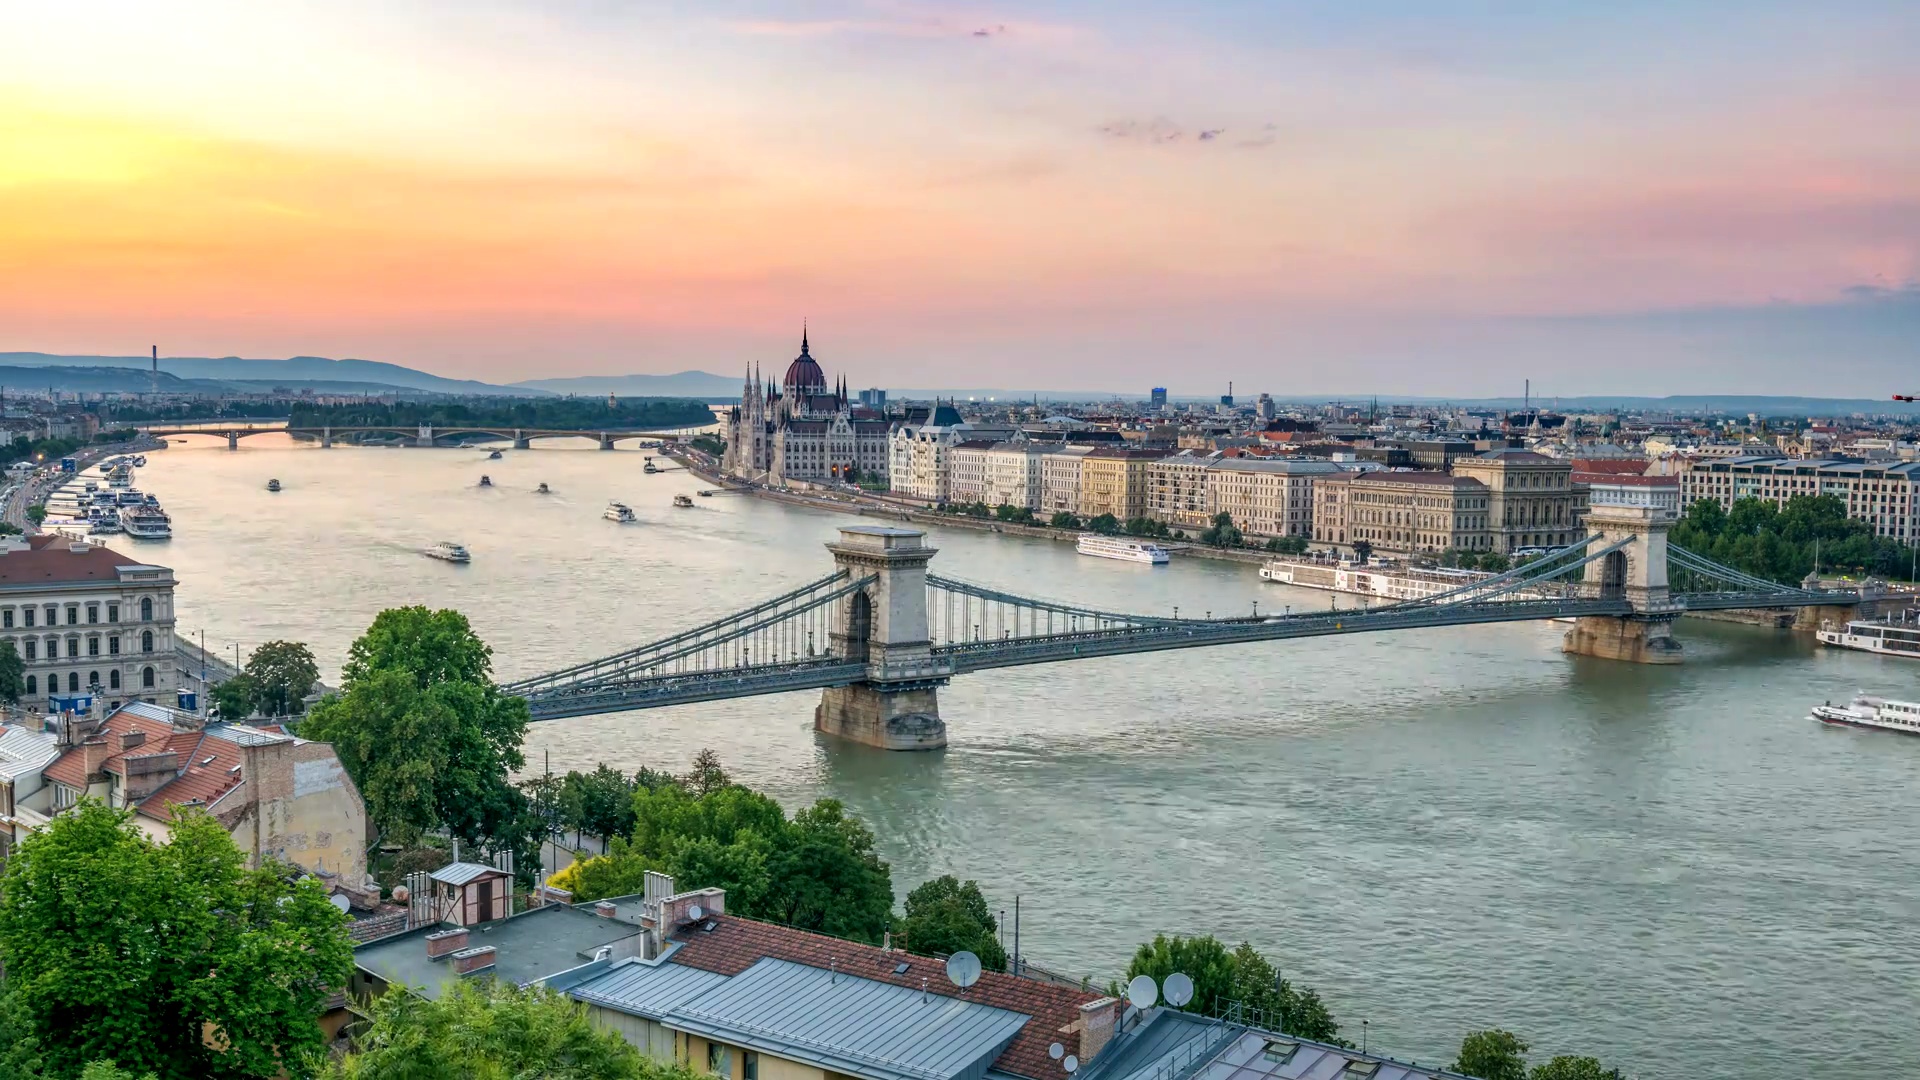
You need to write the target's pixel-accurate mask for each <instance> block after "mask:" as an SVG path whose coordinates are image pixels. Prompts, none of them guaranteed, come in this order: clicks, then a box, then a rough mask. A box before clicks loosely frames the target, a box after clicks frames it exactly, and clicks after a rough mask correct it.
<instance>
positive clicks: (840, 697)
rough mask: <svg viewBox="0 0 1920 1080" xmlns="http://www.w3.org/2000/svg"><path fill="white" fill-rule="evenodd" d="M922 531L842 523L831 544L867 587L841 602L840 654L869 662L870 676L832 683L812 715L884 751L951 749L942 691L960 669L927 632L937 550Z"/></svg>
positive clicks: (829, 728)
mask: <svg viewBox="0 0 1920 1080" xmlns="http://www.w3.org/2000/svg"><path fill="white" fill-rule="evenodd" d="M925 540H926V534H925V533H923V532H920V531H919V530H918V529H895V528H889V527H887V526H884V525H843V526H841V528H840V540H839V542H838V543H832V544H828V545H827V550H828V551H830V552H832V553H833V561H834V564H835V565H836V566H838V567H840V568H841V569H842V570H845V571H847V573H848V575H849V576H850V577H851V578H852V580H854V581H860V580H862V579H871V580H870V581H869V582H868V584H867V585H866V587H865V588H862V589H858V590H856V591H854V592H852V593H851V594H849V595H848V596H846V597H844V598H843V599H841V600H840V601H839V602H838V604H837V605H836V607H835V609H834V612H833V622H832V629H831V631H830V632H829V636H830V637H831V639H832V642H833V651H834V652H835V653H836V654H837V655H840V656H844V657H846V658H847V659H849V660H853V661H856V662H859V663H863V664H865V665H866V679H865V681H864V682H855V683H851V684H849V685H846V686H829V687H827V688H826V689H825V690H824V691H822V692H821V695H820V704H819V705H818V706H817V707H816V708H815V709H814V711H813V727H814V730H816V731H819V732H822V733H824V734H828V735H836V736H839V737H840V738H843V739H849V740H852V741H853V742H858V743H865V744H867V745H868V746H876V747H880V748H882V749H885V750H938V749H940V748H941V747H944V746H946V745H947V725H946V722H945V721H944V720H941V719H940V700H939V688H940V687H941V686H943V685H945V684H946V683H947V681H948V680H949V679H951V678H952V677H953V665H952V664H951V663H948V662H945V661H942V660H939V659H937V658H935V656H934V654H933V642H932V640H931V635H930V634H929V633H928V629H927V563H928V561H929V560H931V559H932V558H933V556H934V552H935V549H934V548H930V547H928V546H926V543H925Z"/></svg>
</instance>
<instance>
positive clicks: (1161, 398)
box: [1151, 386, 1167, 412]
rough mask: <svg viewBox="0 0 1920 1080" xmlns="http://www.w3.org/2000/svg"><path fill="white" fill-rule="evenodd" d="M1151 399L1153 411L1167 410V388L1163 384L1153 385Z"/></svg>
mask: <svg viewBox="0 0 1920 1080" xmlns="http://www.w3.org/2000/svg"><path fill="white" fill-rule="evenodd" d="M1152 399H1153V400H1152V402H1151V405H1152V408H1153V411H1154V412H1165V411H1166V410H1167V388H1166V387H1164V386H1156V387H1154V388H1153V395H1152Z"/></svg>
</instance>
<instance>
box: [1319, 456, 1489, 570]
mask: <svg viewBox="0 0 1920 1080" xmlns="http://www.w3.org/2000/svg"><path fill="white" fill-rule="evenodd" d="M1491 500H1492V494H1491V492H1489V491H1488V490H1487V486H1486V485H1485V484H1482V483H1481V482H1480V481H1478V480H1474V479H1471V478H1469V477H1464V476H1452V475H1449V474H1447V473H1442V472H1372V473H1336V474H1332V475H1329V476H1322V477H1319V478H1318V479H1317V480H1316V481H1315V483H1314V503H1315V505H1314V513H1313V539H1314V540H1315V542H1317V543H1322V544H1331V545H1336V546H1339V547H1352V546H1353V545H1354V544H1356V543H1358V542H1360V541H1362V540H1364V541H1366V542H1367V543H1368V544H1369V545H1371V546H1372V548H1373V550H1374V551H1375V552H1378V553H1380V554H1383V555H1384V554H1395V555H1437V554H1439V553H1440V552H1443V551H1446V550H1447V549H1449V548H1452V549H1455V550H1460V551H1491V550H1493V530H1492V526H1491V525H1490V523H1489V519H1490V517H1491V510H1490V507H1489V504H1490V502H1491Z"/></svg>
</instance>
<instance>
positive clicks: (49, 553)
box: [0, 533, 166, 589]
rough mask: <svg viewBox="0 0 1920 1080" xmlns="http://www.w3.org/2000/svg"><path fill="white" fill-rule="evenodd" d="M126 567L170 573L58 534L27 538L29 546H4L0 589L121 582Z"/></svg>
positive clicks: (0, 553) (1, 548)
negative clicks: (121, 572)
mask: <svg viewBox="0 0 1920 1080" xmlns="http://www.w3.org/2000/svg"><path fill="white" fill-rule="evenodd" d="M122 567H128V568H139V569H150V570H165V569H166V567H164V566H151V565H149V564H147V563H143V562H141V561H140V560H138V559H131V558H128V557H127V556H125V555H122V554H120V553H119V552H117V551H114V550H112V549H111V548H104V547H101V546H100V545H98V544H92V543H82V542H79V541H76V540H74V539H73V538H71V537H67V536H62V535H60V534H58V533H41V534H39V535H37V536H30V537H27V538H26V541H25V546H22V545H21V544H20V542H18V541H15V542H13V543H9V544H0V589H9V588H13V589H22V588H28V587H32V586H36V585H71V584H80V583H84V582H89V581H117V580H119V578H120V570H121V568H122Z"/></svg>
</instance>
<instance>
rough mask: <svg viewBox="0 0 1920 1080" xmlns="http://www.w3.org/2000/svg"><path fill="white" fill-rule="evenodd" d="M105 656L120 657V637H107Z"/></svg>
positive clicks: (116, 635)
mask: <svg viewBox="0 0 1920 1080" xmlns="http://www.w3.org/2000/svg"><path fill="white" fill-rule="evenodd" d="M107 655H108V656H119V655H120V635H119V634H115V635H113V636H112V637H109V638H108V639H107Z"/></svg>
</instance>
